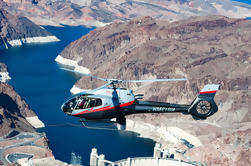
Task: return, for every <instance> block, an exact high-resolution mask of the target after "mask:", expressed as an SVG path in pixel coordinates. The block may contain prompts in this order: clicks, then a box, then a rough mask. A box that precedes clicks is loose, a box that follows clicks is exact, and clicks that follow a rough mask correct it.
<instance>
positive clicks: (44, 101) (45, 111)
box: [0, 26, 154, 166]
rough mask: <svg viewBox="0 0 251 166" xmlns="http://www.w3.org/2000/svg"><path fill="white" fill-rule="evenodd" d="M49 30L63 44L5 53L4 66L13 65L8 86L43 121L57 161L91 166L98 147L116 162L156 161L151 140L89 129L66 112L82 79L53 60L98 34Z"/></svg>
mask: <svg viewBox="0 0 251 166" xmlns="http://www.w3.org/2000/svg"><path fill="white" fill-rule="evenodd" d="M45 28H46V29H47V30H48V31H50V32H51V33H52V34H54V35H55V36H57V37H58V38H59V39H60V40H61V41H60V42H56V43H47V44H30V45H24V46H21V47H16V48H10V49H8V50H3V51H0V62H3V63H5V64H6V65H7V66H8V71H9V73H10V76H11V78H12V79H11V80H10V81H9V84H11V85H12V86H13V87H14V89H15V90H16V91H17V92H18V93H19V94H20V95H21V97H22V98H23V99H24V100H25V101H26V102H27V104H28V105H29V106H30V107H31V109H32V110H33V111H34V112H35V113H36V114H37V115H38V117H39V118H40V120H42V121H43V122H44V124H45V126H46V127H45V128H43V129H41V132H45V133H46V135H47V137H48V139H49V147H50V149H51V150H52V151H53V154H54V156H55V158H56V159H58V160H62V161H65V162H68V163H69V162H70V159H71V153H72V152H74V153H75V154H76V155H79V156H81V157H82V164H83V165H85V166H86V165H89V157H90V152H91V149H92V148H93V147H95V148H97V149H98V153H99V154H101V153H103V154H105V156H106V159H108V160H111V161H116V160H120V159H124V158H127V157H140V156H149V157H150V156H152V154H153V147H154V142H153V141H152V140H150V139H143V138H139V137H137V134H135V133H132V132H124V131H108V130H91V129H87V128H84V127H83V126H82V125H81V123H80V122H79V119H78V118H75V117H71V116H67V115H65V114H64V113H63V112H62V111H61V109H60V106H61V104H62V103H63V102H64V101H65V100H66V99H67V98H68V97H70V95H71V94H70V89H71V87H72V86H73V85H74V83H75V82H76V81H77V80H78V79H79V78H80V76H79V75H76V74H74V73H70V72H67V71H64V70H61V69H60V66H59V65H58V64H57V63H56V62H55V61H54V59H55V58H56V56H57V55H58V54H59V53H60V52H61V51H62V50H63V49H64V47H66V46H67V45H68V44H69V43H70V42H72V41H74V40H76V39H78V38H80V37H81V36H82V35H84V34H86V33H88V32H89V31H91V30H93V29H91V28H85V27H81V26H79V27H69V26H64V27H50V26H47V27H45ZM128 79H130V78H128ZM99 125H100V124H99Z"/></svg>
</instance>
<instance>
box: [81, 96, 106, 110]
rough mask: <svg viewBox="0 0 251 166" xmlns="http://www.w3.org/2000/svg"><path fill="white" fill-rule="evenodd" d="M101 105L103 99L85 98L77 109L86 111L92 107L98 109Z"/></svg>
mask: <svg viewBox="0 0 251 166" xmlns="http://www.w3.org/2000/svg"><path fill="white" fill-rule="evenodd" d="M101 105H102V100H101V99H96V98H88V97H83V98H82V99H80V101H79V102H78V105H77V108H76V109H86V108H92V107H97V106H101Z"/></svg>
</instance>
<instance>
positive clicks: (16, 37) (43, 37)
mask: <svg viewBox="0 0 251 166" xmlns="http://www.w3.org/2000/svg"><path fill="white" fill-rule="evenodd" d="M0 7H1V6H0ZM52 41H58V39H57V38H56V37H55V36H53V35H52V34H51V33H49V32H48V31H46V30H45V29H44V28H42V27H40V26H38V25H36V24H34V23H33V22H31V21H30V20H29V19H27V18H26V17H16V16H14V15H12V14H10V13H9V12H7V11H6V10H5V9H3V8H0V49H1V48H2V49H3V48H8V47H10V46H18V45H22V44H24V43H40V42H52Z"/></svg>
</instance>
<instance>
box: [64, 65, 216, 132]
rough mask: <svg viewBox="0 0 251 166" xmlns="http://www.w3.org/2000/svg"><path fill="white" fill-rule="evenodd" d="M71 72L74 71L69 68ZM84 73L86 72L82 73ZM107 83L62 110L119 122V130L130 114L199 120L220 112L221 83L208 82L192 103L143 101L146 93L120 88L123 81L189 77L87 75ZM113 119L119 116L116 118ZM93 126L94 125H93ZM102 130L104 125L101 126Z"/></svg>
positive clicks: (88, 118)
mask: <svg viewBox="0 0 251 166" xmlns="http://www.w3.org/2000/svg"><path fill="white" fill-rule="evenodd" d="M69 71H71V70H69ZM80 74H83V73H80ZM84 75H87V76H90V77H93V78H96V79H100V80H103V81H105V82H107V83H106V84H104V85H103V86H100V87H98V88H96V89H93V90H85V91H82V92H80V93H78V94H75V95H73V96H71V97H70V98H69V99H68V100H67V101H66V102H64V103H63V104H62V106H61V110H62V111H63V112H64V113H65V114H67V115H70V116H75V117H79V118H80V122H82V123H83V125H84V126H85V127H87V128H88V126H86V125H85V123H87V122H102V123H116V124H117V125H118V126H117V127H118V129H121V130H123V129H125V125H126V118H125V117H126V116H127V115H131V114H139V113H174V112H181V113H183V114H191V115H192V116H193V117H196V118H197V119H206V118H207V117H209V116H211V115H213V114H214V113H216V112H217V111H218V107H217V105H216V103H215V101H214V96H215V94H216V91H217V90H218V89H219V86H220V85H219V84H208V85H205V86H204V88H203V89H202V90H201V91H200V93H199V94H198V95H197V97H196V98H195V99H194V100H193V101H192V102H191V104H172V103H165V102H156V101H141V99H143V96H144V95H143V94H136V95H135V94H134V93H133V91H132V90H131V89H129V88H119V87H118V84H121V83H142V82H166V81H185V80H187V79H186V78H174V79H153V80H120V79H104V78H100V77H97V76H93V75H91V74H84ZM112 119H116V120H115V121H112ZM90 128H91V127H90ZM101 129H102V128H101Z"/></svg>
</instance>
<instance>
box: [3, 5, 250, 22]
mask: <svg viewBox="0 0 251 166" xmlns="http://www.w3.org/2000/svg"><path fill="white" fill-rule="evenodd" d="M4 2H6V3H7V6H5V7H6V8H7V9H8V10H9V11H11V12H12V13H13V14H20V15H24V16H26V17H28V18H29V19H31V20H32V21H34V22H35V23H37V24H40V25H41V24H43V25H48V24H49V25H60V24H67V25H85V26H96V27H99V26H104V25H106V24H107V23H111V22H117V21H127V20H131V19H133V18H136V17H142V16H148V15H151V16H152V17H154V18H158V19H165V20H169V21H175V20H180V19H184V18H188V17H191V16H205V15H225V16H228V17H234V18H245V17H251V7H250V6H249V5H247V4H243V3H240V2H236V1H232V0H224V1H219V0H210V1H204V0H189V1H187V0H169V1H166V0H158V1H152V0H105V1H104V0H64V1H55V0H4Z"/></svg>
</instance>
